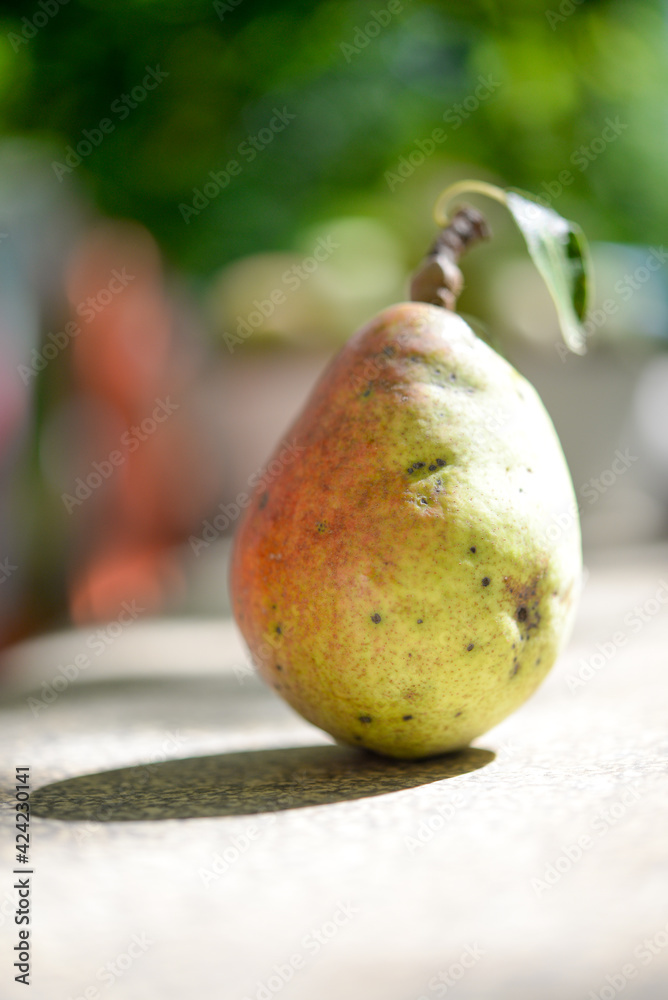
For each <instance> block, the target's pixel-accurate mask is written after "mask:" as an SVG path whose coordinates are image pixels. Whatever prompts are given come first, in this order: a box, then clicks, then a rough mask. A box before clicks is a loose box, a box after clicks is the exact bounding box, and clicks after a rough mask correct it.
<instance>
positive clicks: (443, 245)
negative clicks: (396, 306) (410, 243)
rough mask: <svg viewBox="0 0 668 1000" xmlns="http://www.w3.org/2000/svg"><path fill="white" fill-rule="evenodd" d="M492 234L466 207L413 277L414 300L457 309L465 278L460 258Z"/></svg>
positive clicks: (463, 207) (483, 221) (479, 214)
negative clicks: (459, 264) (460, 265)
mask: <svg viewBox="0 0 668 1000" xmlns="http://www.w3.org/2000/svg"><path fill="white" fill-rule="evenodd" d="M490 236H491V231H490V228H489V226H488V225H487V222H486V221H485V218H484V216H483V215H481V213H480V212H479V211H478V210H477V209H476V208H472V207H471V206H470V205H462V206H461V208H459V209H458V210H457V211H456V212H455V214H454V215H453V216H452V218H451V219H450V221H449V222H448V223H447V225H445V227H444V228H443V229H442V230H441V232H440V233H439V235H438V236H437V237H436V240H435V241H434V244H433V246H432V247H431V249H430V251H429V253H428V254H427V256H426V257H425V258H424V260H423V261H422V263H421V265H420V267H419V268H418V269H417V271H416V272H415V274H414V275H413V278H412V281H411V299H412V301H413V302H428V303H430V304H431V305H435V306H441V307H442V308H444V309H450V310H453V311H454V309H455V306H456V304H457V296H458V295H459V293H460V292H461V290H462V288H463V287H464V277H463V275H462V272H461V271H460V270H459V267H458V266H457V265H458V263H459V258H460V257H461V256H462V254H464V253H466V251H467V250H469V249H470V248H471V247H472V246H475V244H476V243H479V242H480V241H481V240H488V239H489V238H490Z"/></svg>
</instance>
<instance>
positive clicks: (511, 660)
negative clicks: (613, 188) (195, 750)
mask: <svg viewBox="0 0 668 1000" xmlns="http://www.w3.org/2000/svg"><path fill="white" fill-rule="evenodd" d="M456 228H457V227H455V230H454V232H455V238H454V244H456V243H457V239H458V238H460V237H461V233H459V236H458V235H457V232H456ZM461 228H462V227H461V225H460V229H461ZM464 229H465V226H464ZM479 236H480V233H478V235H477V237H476V236H475V234H474V235H473V236H471V234H470V233H469V234H468V236H467V235H466V233H465V234H464V238H463V239H460V242H461V243H462V245H465V244H466V242H467V240H469V241H470V240H472V239H475V238H479ZM452 245H453V230H452V228H451V229H450V230H449V236H448V237H446V238H445V241H444V242H443V241H441V244H440V245H439V246H436V247H435V248H434V250H433V251H432V254H431V255H430V257H429V258H428V260H427V263H426V265H425V267H424V268H423V269H422V271H421V272H420V275H418V277H417V278H416V280H415V281H414V292H415V289H416V288H417V289H418V292H419V294H420V297H421V298H422V297H424V298H426V299H427V300H428V301H411V302H404V303H401V304H398V305H394V306H392V307H391V308H388V309H386V310H385V311H383V312H381V313H380V315H378V316H376V317H375V318H374V319H373V320H371V322H369V323H368V324H367V325H366V326H365V327H363V329H361V330H360V331H359V332H358V333H357V334H356V335H355V336H354V337H352V339H351V340H350V341H349V342H348V343H347V344H346V345H345V347H344V348H343V349H342V351H341V352H340V353H339V355H338V356H337V357H336V358H335V359H334V360H333V362H332V363H331V364H330V366H329V368H328V369H327V370H326V372H325V373H324V375H323V376H322V377H321V379H320V381H319V382H318V384H317V385H316V387H315V389H314V390H313V393H312V395H311V397H310V399H309V401H308V403H307V404H306V407H305V408H304V410H303V412H302V414H301V416H299V417H298V419H297V421H296V422H295V424H294V425H293V427H292V429H291V431H290V432H289V435H288V437H289V438H290V439H291V440H292V442H293V452H292V453H293V454H295V453H296V454H297V458H296V459H295V460H294V461H287V460H286V459H285V457H284V456H285V452H284V451H283V452H282V451H281V448H280V447H279V449H278V450H277V452H276V453H275V455H274V457H273V459H272V461H270V462H269V463H268V470H269V471H268V473H267V475H266V477H265V482H266V484H267V485H266V487H265V488H264V489H263V490H262V491H261V492H259V494H257V495H256V496H255V497H254V498H253V500H252V502H251V504H250V506H249V507H248V509H247V511H246V514H245V517H244V519H243V522H242V523H241V525H240V527H239V529H238V532H237V535H236V538H235V543H234V548H233V556H232V566H231V593H232V602H233V610H234V614H235V617H236V620H237V623H238V625H239V628H240V629H241V632H242V634H243V636H244V638H245V640H246V642H247V644H248V646H249V648H250V651H251V654H252V656H253V659H254V661H255V663H256V665H257V667H258V670H259V671H260V673H261V675H262V676H263V677H264V679H265V680H266V681H267V682H268V683H269V684H271V685H272V686H273V687H274V688H275V689H276V690H277V691H278V692H279V693H280V694H281V695H282V696H283V697H284V698H285V699H286V700H287V701H288V702H289V703H290V705H292V706H293V708H295V709H296V710H297V711H298V712H299V713H301V715H302V716H304V718H306V719H308V720H309V721H310V722H312V723H314V724H315V725H316V726H319V727H320V728H322V729H324V730H325V731H326V732H328V733H330V734H331V735H332V736H333V737H334V738H335V739H336V740H338V741H341V742H344V743H347V744H351V745H353V746H359V747H364V748H367V749H369V750H372V751H376V752H378V753H381V754H385V755H389V756H391V757H398V758H421V757H427V756H430V755H434V754H439V753H443V752H446V751H453V750H457V749H460V748H463V747H465V746H467V745H468V744H469V743H470V742H471V740H473V739H475V738H476V737H478V736H480V735H481V734H482V733H485V732H486V731H487V730H488V729H490V728H491V727H492V726H494V725H496V724H497V723H498V722H500V721H501V720H502V719H503V718H504V717H505V716H507V715H508V714H509V713H510V712H512V711H513V710H514V709H516V708H517V707H518V706H519V705H521V704H522V703H523V702H524V701H525V700H526V699H527V698H528V697H529V696H530V695H531V694H532V692H533V691H535V689H536V688H537V686H538V685H539V684H540V682H541V681H542V680H543V678H544V677H545V675H546V674H547V673H548V671H549V670H550V668H551V666H552V665H553V663H554V661H555V659H556V657H557V655H558V653H559V651H560V649H561V648H562V646H563V644H564V642H565V640H566V639H567V637H568V635H569V631H570V628H571V625H572V622H573V617H574V612H575V607H576V599H577V594H578V586H579V580H580V576H581V569H582V566H581V545H580V534H579V524H578V519H577V513H576V512H577V503H576V501H575V497H574V493H573V487H572V483H571V479H570V475H569V472H568V468H567V465H566V462H565V459H564V456H563V453H562V450H561V447H560V444H559V441H558V438H557V435H556V433H555V430H554V428H553V426H552V423H551V421H550V418H549V416H548V414H547V412H546V411H545V409H544V407H543V405H542V403H541V401H540V399H539V397H538V395H537V393H536V391H535V390H534V389H533V387H532V386H531V385H530V384H529V383H528V382H527V381H526V379H524V378H523V377H522V376H521V375H520V374H518V372H517V371H515V369H514V368H513V367H512V366H511V365H510V364H508V363H507V362H506V361H505V360H504V359H502V358H501V357H500V356H499V355H498V354H497V353H495V351H493V350H492V349H491V348H490V347H489V346H488V345H487V344H485V343H484V342H483V341H482V340H480V339H479V338H478V337H477V336H476V334H475V333H474V331H473V330H472V329H471V328H470V326H469V325H468V324H467V323H466V322H465V321H464V319H462V318H461V317H460V316H458V315H457V314H456V313H454V312H453V311H451V308H445V307H444V306H446V305H450V306H452V304H453V302H452V299H453V296H454V295H455V294H456V291H457V290H458V288H457V285H458V284H460V279H459V278H458V272H457V269H456V267H454V268H453V261H454V260H455V259H456V256H457V253H452V252H450V251H451V250H452ZM444 247H445V257H444ZM457 249H458V250H461V246H460V247H458V248H457ZM446 258H447V259H446ZM453 286H454V290H453ZM429 300H431V301H429ZM436 302H439V303H440V304H439V305H437V304H435V303H436ZM281 456H283V457H281ZM271 470H273V471H271ZM564 512H568V515H567V516H566V517H564Z"/></svg>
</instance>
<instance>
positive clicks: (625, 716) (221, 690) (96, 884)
mask: <svg viewBox="0 0 668 1000" xmlns="http://www.w3.org/2000/svg"><path fill="white" fill-rule="evenodd" d="M667 556H668V553H667V552H666V551H665V550H661V551H660V550H655V552H654V553H635V554H628V555H624V556H619V555H617V556H612V555H610V556H608V557H606V558H605V559H601V560H600V561H599V562H597V563H596V564H595V565H591V566H590V575H589V579H588V581H587V585H586V587H585V591H584V595H583V600H582V606H581V611H580V616H579V619H578V623H577V626H576V630H575V634H574V636H573V640H572V642H571V645H570V647H569V649H568V651H567V652H566V654H565V655H564V656H563V657H562V659H561V661H560V662H559V664H558V665H557V666H556V667H555V669H554V670H553V672H552V674H551V675H550V677H549V678H548V680H547V681H546V682H545V684H544V685H543V687H542V688H541V689H540V691H539V692H538V693H537V694H536V695H535V696H534V697H533V698H532V699H531V700H530V701H529V702H528V703H527V704H526V705H525V706H524V707H523V708H522V709H520V710H519V711H518V712H516V713H515V714H514V715H513V716H512V717H510V718H509V719H507V720H506V721H505V722H504V723H502V724H501V725H500V726H498V727H497V728H496V729H494V730H493V731H492V732H490V733H488V734H487V735H485V736H483V737H481V738H480V739H479V740H477V741H476V745H475V747H474V748H472V749H471V750H468V751H465V752H462V753H460V754H456V755H452V756H449V757H442V758H438V759H434V760H431V761H425V762H419V763H393V762H389V761H383V760H381V759H380V758H375V757H373V756H371V755H365V754H361V753H358V752H357V751H352V750H348V749H345V748H343V747H337V746H334V745H332V743H331V741H330V740H329V739H328V738H327V737H326V736H325V735H324V734H322V733H320V732H319V731H318V730H316V729H314V728H313V727H312V726H310V725H308V724H307V723H305V722H303V721H302V720H301V719H299V718H298V717H297V716H295V715H294V713H293V712H292V711H291V710H290V709H289V708H288V707H287V706H286V705H284V704H283V703H282V702H281V701H280V700H278V698H277V696H276V695H275V694H274V693H273V692H272V691H270V690H269V689H267V688H265V687H264V686H263V685H262V684H261V683H260V682H259V681H258V680H257V679H255V677H253V676H252V675H251V673H250V672H249V670H248V666H247V662H246V659H245V655H244V653H243V650H242V647H241V644H240V642H239V639H238V637H237V634H236V632H235V630H234V628H233V626H232V625H231V624H230V623H226V622H221V623H215V622H213V623H212V622H196V621H195V622H155V623H147V622H137V623H135V624H132V625H131V626H129V627H128V628H127V629H125V630H124V631H123V632H122V634H120V635H119V636H118V637H114V641H113V642H110V643H107V644H105V647H104V652H100V653H99V654H98V653H96V652H95V651H94V649H93V647H92V645H91V643H90V633H88V632H78V633H67V634H61V635H59V636H55V637H50V638H48V639H43V640H39V641H37V642H33V643H31V644H26V645H25V646H23V647H22V648H21V649H17V650H15V651H13V652H12V653H11V654H10V656H9V657H8V661H9V662H8V668H9V669H10V670H11V672H12V674H11V676H10V682H11V683H12V687H11V688H10V689H9V690H7V689H6V691H5V697H4V702H3V706H2V710H1V712H0V744H1V754H0V760H1V763H2V786H3V789H4V792H3V802H4V808H3V814H4V815H3V823H2V830H1V831H0V838H1V842H0V851H1V856H2V861H3V868H2V872H3V884H2V886H1V887H0V900H1V902H0V925H1V927H0V997H1V998H2V1000H5V998H11V997H14V996H27V997H30V998H31V1000H68V998H73V1000H74V998H78V997H85V998H86V1000H97V998H103V997H104V998H106V997H109V998H110V1000H184V998H188V1000H190V998H193V997H198V998H204V1000H209V998H211V1000H271V998H273V997H275V996H280V997H281V1000H340V998H343V997H345V998H347V1000H424V998H426V1000H432V998H436V997H443V996H447V997H450V996H454V997H456V998H458V1000H480V998H490V1000H524V998H526V1000H580V998H582V1000H590V998H592V997H593V998H596V997H599V998H601V1000H611V998H613V997H615V996H617V994H619V993H623V996H624V998H625V1000H627V998H628V1000H632V998H642V1000H650V998H651V1000H654V998H656V1000H663V998H666V997H668V822H667V820H668V808H667V797H666V789H667V787H668V780H667V779H668V774H667V771H668V732H667V725H666V722H667V718H668V710H667V703H668V669H667V667H668V558H667ZM664 581H666V582H665V583H664ZM82 653H83V654H85V655H86V656H87V658H88V663H87V664H86V666H85V667H83V666H81V669H78V670H76V671H70V673H72V676H73V679H71V680H69V679H67V678H66V682H65V681H61V682H58V683H57V684H56V683H55V680H56V678H57V677H59V676H61V677H65V676H66V671H65V672H63V670H61V668H64V667H65V666H67V665H71V664H73V663H74V664H75V665H76V656H77V655H80V654H82ZM79 662H80V664H83V662H84V660H83V659H82V660H80V661H79ZM11 677H13V678H14V680H13V681H11ZM28 687H29V688H30V689H31V690H30V691H28V690H27V688H28ZM52 695H53V697H52ZM17 766H30V768H31V783H32V789H33V795H32V808H33V816H32V821H31V827H30V832H31V845H30V862H31V869H32V870H33V871H34V874H33V875H32V876H31V878H32V896H31V906H32V909H31V915H32V923H31V947H32V949H33V954H32V969H31V986H30V989H29V990H26V989H25V987H24V986H22V985H20V984H16V983H15V982H14V975H15V971H14V970H13V969H12V962H13V961H14V958H13V957H12V956H13V954H14V953H13V951H12V949H13V947H14V945H15V944H16V943H17V940H18V938H17V930H18V928H17V926H16V925H15V924H14V910H15V909H16V905H17V897H16V890H15V889H12V885H13V879H14V878H15V876H13V875H12V871H13V868H14V867H16V862H15V860H14V859H15V830H14V826H13V823H14V819H13V817H14V811H13V810H14V798H13V792H14V773H15V767H17Z"/></svg>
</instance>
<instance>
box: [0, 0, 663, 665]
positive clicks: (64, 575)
mask: <svg viewBox="0 0 668 1000" xmlns="http://www.w3.org/2000/svg"><path fill="white" fill-rule="evenodd" d="M666 14H667V12H666V7H665V4H663V3H660V2H648V0H645V2H638V0H633V2H631V0H626V2H625V0H614V2H613V0H610V2H608V0H584V2H580V3H577V2H575V0H553V2H551V3H536V2H535V0H514V2H508V3H503V4H498V3H494V2H483V0H480V2H478V0H467V2H466V3H459V2H456V0H455V2H451V3H448V4H439V3H436V2H425V0H392V2H391V3H387V4H386V3H382V4H378V5H376V6H373V5H369V4H364V3H353V2H345V0H344V2H341V0H336V2H334V0H328V2H316V3H304V2H286V3H282V4H280V5H275V4H270V3H264V2H254V3H251V2H250V0H229V2H224V0H222V2H216V3H211V2H209V0H190V2H188V3H185V2H174V0H127V2H126V3H124V4H122V5H118V4H116V3H112V2H111V0H69V2H67V3H61V2H59V0H38V2H35V3H30V4H26V3H25V2H19V0H16V2H4V3H3V4H2V6H1V8H0V127H1V129H2V138H1V140H0V609H1V610H0V643H1V644H2V645H5V646H6V645H8V644H10V643H12V642H15V641H16V640H18V639H20V638H25V637H26V636H29V635H31V634H34V633H37V632H40V631H44V630H46V629H50V628H52V627H56V626H62V625H64V624H67V623H68V622H72V623H75V624H85V623H88V622H94V621H102V620H109V619H113V618H115V617H117V616H118V615H119V613H120V612H121V610H122V608H123V604H124V602H129V601H135V602H136V604H137V605H138V606H140V607H141V608H142V609H143V612H142V613H146V614H165V615H168V614H169V615H177V614H178V615H182V616H183V615H200V616H201V615H204V616H218V615H222V614H225V613H227V611H228V600H227V584H226V558H227V552H228V549H229V541H230V538H231V535H232V533H233V531H234V526H235V522H236V516H235V513H234V512H235V509H236V508H235V498H236V497H237V496H238V495H239V494H240V493H243V492H244V491H245V490H247V489H248V482H249V478H250V477H251V476H252V475H253V474H254V473H255V472H257V471H258V469H259V468H260V467H261V466H262V463H263V462H264V461H265V460H266V458H267V457H268V454H269V452H270V450H271V449H272V447H273V445H274V444H275V443H276V441H277V440H278V439H279V437H280V436H281V434H283V433H284V432H285V430H286V429H287V427H288V425H289V423H290V421H291V419H292V417H293V416H294V415H295V414H296V412H297V411H298V410H299V408H300V407H301V405H302V403H303V401H304V399H305V398H306V396H307V395H308V392H309V391H310V388H311V386H312V385H313V382H314V380H315V379H316V377H317V375H318V373H319V372H320V371H321V370H322V368H323V366H324V365H325V364H326V362H327V360H328V358H329V357H330V356H331V354H332V353H333V352H334V351H335V350H336V349H337V348H338V347H339V346H340V345H341V344H342V343H343V342H344V341H345V340H346V338H347V337H348V336H350V335H351V334H352V333H353V332H354V330H355V329H356V328H357V327H358V326H359V325H360V324H361V323H362V322H364V321H365V320H367V319H369V318H370V317H371V316H372V315H373V314H374V313H375V312H377V311H378V309H380V308H382V307H384V306H386V305H390V304H391V303H393V302H395V301H397V300H401V299H403V298H405V297H406V294H407V280H408V276H409V274H410V272H411V270H412V269H413V268H414V267H415V266H416V264H417V263H418V261H419V260H420V258H421V257H422V255H423V254H424V252H425V250H426V248H427V246H428V244H429V242H430V241H431V239H432V238H433V235H434V231H435V230H434V223H433V219H432V206H433V203H434V201H435V199H436V197H437V195H438V194H439V192H440V191H441V190H442V189H443V188H444V187H445V186H446V185H447V184H449V183H451V182H453V181H455V180H458V179H461V178H464V177H477V178H483V179H487V180H491V181H493V182H495V183H499V184H502V185H506V186H515V187H518V188H521V189H525V190H527V191H531V192H533V193H534V194H537V195H540V196H542V197H543V198H544V199H545V202H546V203H547V204H550V205H552V206H553V207H554V208H555V209H556V210H557V211H558V212H559V213H561V214H563V215H565V216H567V217H568V218H571V219H574V220H576V221H577V222H579V223H580V225H581V226H582V227H583V228H584V230H585V232H586V233H587V235H588V237H589V239H590V241H591V244H592V251H593V259H594V265H595V279H596V297H595V301H594V304H593V305H594V311H593V312H592V315H591V318H590V320H589V323H588V327H587V332H588V341H589V351H588V353H587V355H586V356H585V357H576V356H574V355H568V354H566V352H565V351H564V350H563V348H562V345H561V341H560V338H559V333H558V329H557V325H556V318H555V313H554V310H553V307H552V305H551V302H550V300H549V298H548V295H547V293H546V291H545V289H544V287H543V286H542V284H541V280H540V278H539V277H538V275H537V274H536V272H535V270H534V268H533V266H532V265H531V263H530V262H529V260H528V257H527V254H526V250H525V248H524V246H523V243H522V240H521V238H520V237H519V235H518V234H517V233H516V232H515V231H514V229H513V226H512V223H511V221H510V219H509V217H507V216H506V215H504V212H503V210H502V209H501V208H500V207H499V206H496V205H495V204H493V203H487V204H485V205H484V208H485V211H486V213H487V215H488V218H489V220H490V223H491V225H492V228H493V230H494V234H495V235H494V239H493V240H492V242H491V243H490V244H489V245H485V246H484V247H480V248H478V249H476V250H475V251H474V252H473V253H472V254H471V256H470V258H469V259H467V261H466V262H465V265H464V269H465V275H466V288H465V291H464V294H463V295H462V297H461V299H460V307H461V311H462V312H463V313H464V314H466V315H469V316H471V317H475V323H476V329H477V330H478V331H479V333H480V335H481V336H483V337H485V338H486V339H487V340H488V341H489V342H490V343H492V344H493V346H494V347H495V348H496V349H497V350H500V351H501V352H502V353H504V354H505V355H506V356H507V357H508V358H509V359H510V360H512V362H513V363H514V364H515V365H516V366H517V367H518V368H519V369H520V370H521V371H522V372H523V373H524V374H525V375H527V376H528V377H529V378H530V379H531V380H532V381H533V382H534V384H535V385H536V387H537V388H538V390H539V392H540V393H541V395H542V396H543V399H544V401H545V403H546V405H547V407H548V409H549V411H550V413H551V414H552V417H553V419H554V422H555V424H556V427H557V430H558V432H559V434H560V436H561V439H562V442H563V445H564V449H565V452H566V455H567V458H568V461H569V463H570V467H571V470H572V474H573V479H574V484H575V487H576V491H577V493H578V497H579V500H580V502H581V506H582V519H583V532H584V540H585V554H586V557H587V558H589V557H591V556H592V554H593V553H595V552H596V551H600V550H602V549H610V548H615V547H620V546H626V547H628V546H637V545H642V544H644V545H647V544H651V543H654V542H656V541H658V540H660V539H662V538H664V537H665V533H666V526H667V519H666V507H667V504H668V433H667V432H666V427H667V425H668V359H667V356H666V353H665V350H666V345H667V343H668V340H667V335H668V283H667V281H666V274H667V266H666V265H667V264H668V258H667V257H666V256H665V248H664V246H663V242H664V241H666V232H667V224H668V196H667V194H666V163H667V162H668V103H667V95H668V60H667V59H666V50H667V46H666V35H667V28H668V25H667V16H666ZM434 130H439V131H437V132H436V133H435V131H434ZM471 200H473V201H476V199H475V198H472V199H471ZM478 204H479V205H480V206H481V207H483V205H482V202H478ZM666 242H667V243H668V241H666ZM272 296H273V297H272ZM221 514H222V517H220V516H219V515H221ZM216 517H217V518H218V520H217V524H218V526H219V527H217V528H215V529H213V528H208V527H207V524H211V523H213V519H214V518H216ZM226 522H227V523H226ZM220 526H222V529H221V528H220ZM197 539H202V540H204V541H205V542H206V544H197V541H196V540H197ZM194 540H195V541H194Z"/></svg>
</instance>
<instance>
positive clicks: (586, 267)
mask: <svg viewBox="0 0 668 1000" xmlns="http://www.w3.org/2000/svg"><path fill="white" fill-rule="evenodd" d="M505 200H506V204H507V206H508V208H509V210H510V212H511V214H512V216H513V218H514V219H515V222H516V223H517V225H518V226H519V228H520V231H521V233H522V235H523V236H524V239H525V240H526V244H527V248H528V250H529V253H530V254H531V257H532V259H533V262H534V264H535V265H536V267H537V268H538V270H539V271H540V273H541V274H542V276H543V279H544V281H545V284H546V285H547V287H548V290H549V292H550V295H551V296H552V298H553V300H554V304H555V306H556V309H557V315H558V317H559V325H560V326H561V332H562V335H563V338H564V340H565V341H566V344H567V345H568V347H569V348H570V349H571V351H574V352H575V353H576V354H584V353H585V351H586V340H587V333H586V331H585V329H584V327H583V325H582V320H583V319H584V317H585V314H586V311H587V300H588V297H589V293H590V289H589V284H590V274H591V266H590V257H589V249H588V247H587V241H586V239H585V236H584V233H583V232H582V230H581V229H580V227H579V226H577V225H576V224H575V223H574V222H569V221H568V220H567V219H563V218H562V217H561V216H560V215H558V214H557V213H556V212H555V211H553V209H551V208H546V207H545V206H544V205H541V204H540V202H539V201H537V200H536V199H535V198H533V197H532V196H531V195H529V194H525V192H523V191H522V192H520V191H514V190H508V191H506V192H505Z"/></svg>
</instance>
